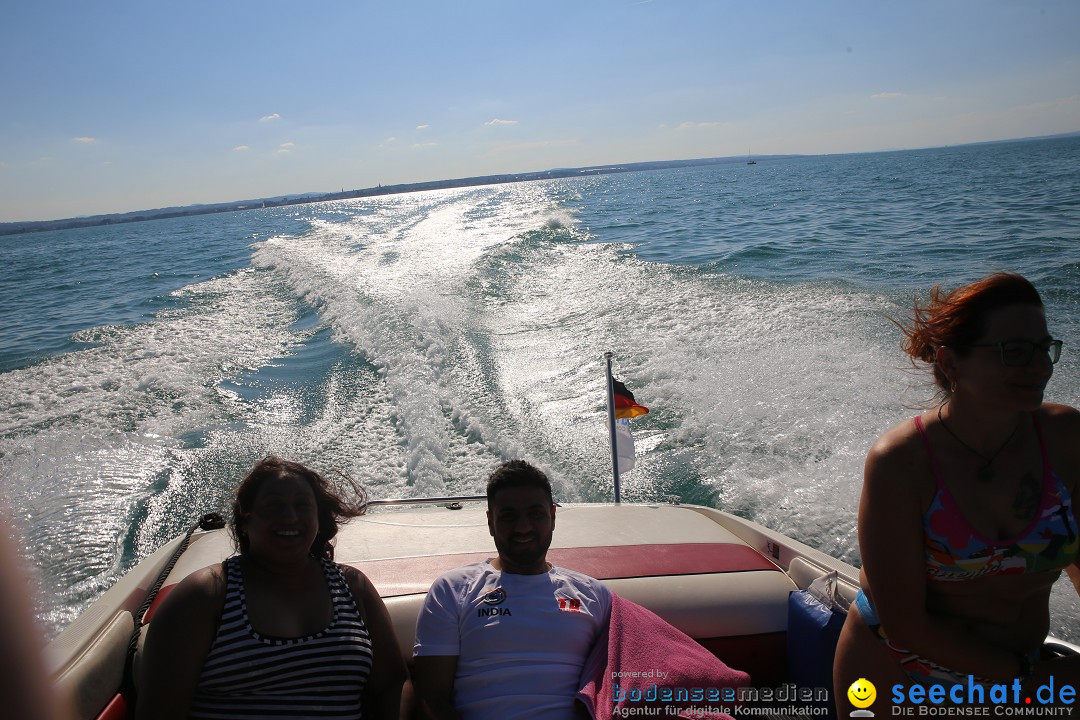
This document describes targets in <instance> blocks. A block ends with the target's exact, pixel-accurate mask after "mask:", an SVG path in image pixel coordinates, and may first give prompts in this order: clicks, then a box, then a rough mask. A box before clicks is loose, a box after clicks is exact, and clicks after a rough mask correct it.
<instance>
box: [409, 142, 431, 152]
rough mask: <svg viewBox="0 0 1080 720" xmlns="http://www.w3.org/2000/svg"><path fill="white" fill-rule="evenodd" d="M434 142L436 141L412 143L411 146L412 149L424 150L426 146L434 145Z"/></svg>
mask: <svg viewBox="0 0 1080 720" xmlns="http://www.w3.org/2000/svg"><path fill="white" fill-rule="evenodd" d="M436 144H437V143H433V142H426V143H414V144H413V146H412V147H413V150H426V149H428V148H433V147H435V145H436Z"/></svg>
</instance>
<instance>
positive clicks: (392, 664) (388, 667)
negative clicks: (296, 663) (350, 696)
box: [344, 566, 411, 720]
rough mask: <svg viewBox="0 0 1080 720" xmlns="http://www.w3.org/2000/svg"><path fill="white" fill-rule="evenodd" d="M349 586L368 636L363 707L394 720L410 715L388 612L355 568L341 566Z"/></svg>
mask: <svg viewBox="0 0 1080 720" xmlns="http://www.w3.org/2000/svg"><path fill="white" fill-rule="evenodd" d="M344 567H345V573H346V577H347V579H348V582H349V589H350V590H352V593H353V597H354V598H356V600H357V602H358V605H359V609H360V613H361V615H362V617H363V618H364V624H365V625H367V629H368V633H369V634H370V635H371V653H372V664H371V674H370V675H368V679H367V684H366V685H365V686H364V706H365V709H366V710H368V711H370V712H371V713H372V717H375V718H380V719H381V720H397V718H399V717H401V718H405V717H409V714H408V713H409V712H410V711H411V708H403V707H402V703H401V695H402V686H403V685H404V683H405V681H406V678H407V677H408V673H407V671H406V669H405V661H404V660H403V659H402V657H401V648H400V646H399V645H398V640H397V634H396V633H395V632H394V626H393V623H392V622H391V621H390V613H389V612H388V611H387V610H386V604H385V603H384V602H383V600H382V597H380V595H379V592H378V591H377V590H376V589H375V586H373V585H372V584H371V582H370V581H369V580H368V579H367V576H365V575H364V574H363V573H362V572H360V571H359V570H357V569H356V568H353V567H349V566H344Z"/></svg>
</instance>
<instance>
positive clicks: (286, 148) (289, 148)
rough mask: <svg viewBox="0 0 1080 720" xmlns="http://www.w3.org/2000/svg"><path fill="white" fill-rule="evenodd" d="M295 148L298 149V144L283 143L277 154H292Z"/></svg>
mask: <svg viewBox="0 0 1080 720" xmlns="http://www.w3.org/2000/svg"><path fill="white" fill-rule="evenodd" d="M294 147H296V143H291V142H284V143H281V144H280V145H278V149H277V153H278V155H285V154H286V153H289V152H292V149H293V148H294Z"/></svg>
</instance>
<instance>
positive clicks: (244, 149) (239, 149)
mask: <svg viewBox="0 0 1080 720" xmlns="http://www.w3.org/2000/svg"><path fill="white" fill-rule="evenodd" d="M250 149H251V148H249V147H248V146H247V145H237V146H236V147H234V148H233V152H247V151H248V150H250Z"/></svg>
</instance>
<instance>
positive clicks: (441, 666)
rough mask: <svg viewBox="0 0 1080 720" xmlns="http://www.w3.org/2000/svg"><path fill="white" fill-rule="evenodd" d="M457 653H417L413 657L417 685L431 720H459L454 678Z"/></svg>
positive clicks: (422, 702)
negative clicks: (455, 701)
mask: <svg viewBox="0 0 1080 720" xmlns="http://www.w3.org/2000/svg"><path fill="white" fill-rule="evenodd" d="M457 664H458V656H457V655H417V656H416V657H415V658H413V668H414V670H415V672H416V677H415V685H416V692H417V695H418V696H419V699H420V702H421V704H422V707H423V708H424V710H425V712H426V717H428V718H431V720H458V719H459V718H460V717H461V716H460V715H459V714H458V712H457V710H455V709H454V678H455V677H456V675H457Z"/></svg>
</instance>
